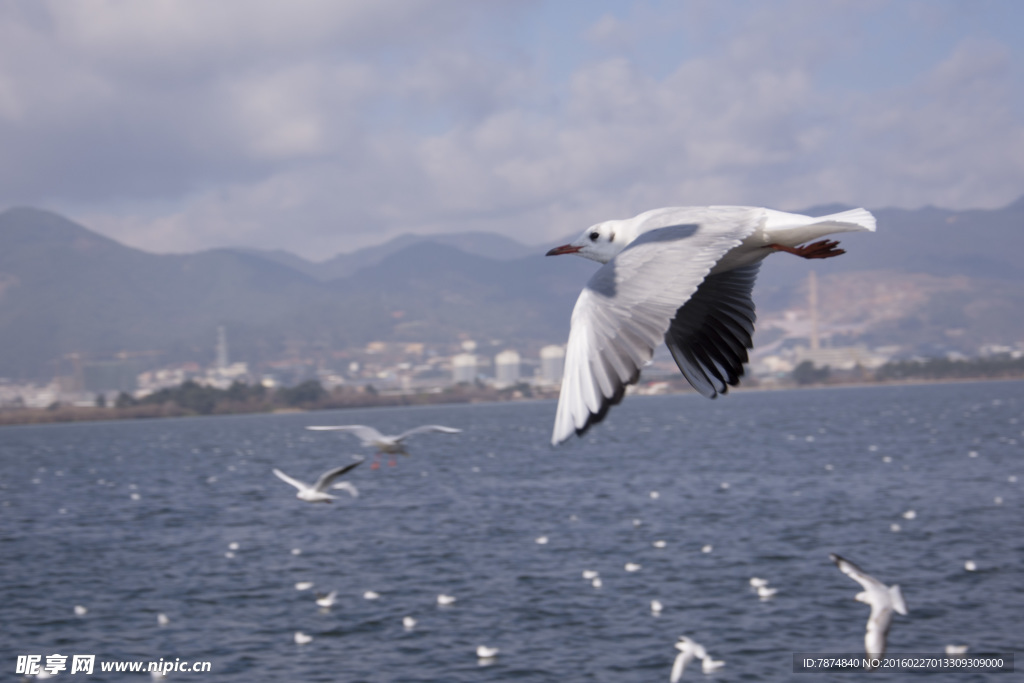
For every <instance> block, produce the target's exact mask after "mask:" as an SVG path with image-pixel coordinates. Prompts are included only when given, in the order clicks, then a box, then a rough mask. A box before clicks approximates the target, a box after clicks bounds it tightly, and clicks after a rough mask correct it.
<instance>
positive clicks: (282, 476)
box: [274, 467, 309, 491]
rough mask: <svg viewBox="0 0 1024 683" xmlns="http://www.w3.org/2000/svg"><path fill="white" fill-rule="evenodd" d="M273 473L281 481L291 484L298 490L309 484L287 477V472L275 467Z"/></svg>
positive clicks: (307, 486) (306, 487) (305, 487)
mask: <svg viewBox="0 0 1024 683" xmlns="http://www.w3.org/2000/svg"><path fill="white" fill-rule="evenodd" d="M274 474H276V475H277V478H278V479H280V480H281V481H284V482H287V483H289V484H291V485H292V486H294V487H295V488H297V489H298V490H300V491H301V490H303V489H308V488H309V485H308V484H307V483H306V482H303V481H299V480H298V479H292V478H291V477H289V476H288V475H287V474H285V473H284V472H282V471H281V470H279V469H277V468H276V467H275V468H274Z"/></svg>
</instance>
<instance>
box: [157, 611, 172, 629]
mask: <svg viewBox="0 0 1024 683" xmlns="http://www.w3.org/2000/svg"><path fill="white" fill-rule="evenodd" d="M156 623H157V625H158V626H167V624H169V623H171V620H170V619H168V618H167V615H166V614H164V613H163V612H161V613H160V614H158V615H156Z"/></svg>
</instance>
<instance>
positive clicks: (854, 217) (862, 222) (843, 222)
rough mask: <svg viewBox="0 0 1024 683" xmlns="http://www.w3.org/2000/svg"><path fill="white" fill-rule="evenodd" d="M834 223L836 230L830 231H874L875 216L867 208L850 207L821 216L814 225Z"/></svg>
mask: <svg viewBox="0 0 1024 683" xmlns="http://www.w3.org/2000/svg"><path fill="white" fill-rule="evenodd" d="M826 223H828V224H834V225H835V226H836V228H837V229H836V230H833V231H832V232H861V231H867V232H874V231H875V217H874V215H873V214H872V213H871V212H870V211H868V210H867V209H850V210H849V211H841V212H839V213H833V214H831V215H828V216H822V217H820V218H818V219H817V220H815V223H814V224H815V225H824V224H826Z"/></svg>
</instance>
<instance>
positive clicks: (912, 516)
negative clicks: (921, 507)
mask: <svg viewBox="0 0 1024 683" xmlns="http://www.w3.org/2000/svg"><path fill="white" fill-rule="evenodd" d="M916 517H917V511H916V510H907V511H906V512H904V513H903V519H915V518H916Z"/></svg>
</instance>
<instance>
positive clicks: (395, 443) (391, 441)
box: [306, 425, 462, 469]
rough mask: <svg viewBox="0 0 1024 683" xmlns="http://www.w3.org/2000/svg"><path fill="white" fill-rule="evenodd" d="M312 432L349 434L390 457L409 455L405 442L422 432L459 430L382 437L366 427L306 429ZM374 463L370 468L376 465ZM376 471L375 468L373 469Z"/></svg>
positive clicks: (435, 428)
mask: <svg viewBox="0 0 1024 683" xmlns="http://www.w3.org/2000/svg"><path fill="white" fill-rule="evenodd" d="M306 429H311V430H313V431H318V432H324V431H332V432H351V433H352V434H355V435H356V437H358V438H359V440H360V441H362V442H363V445H364V446H372V447H373V448H376V449H377V455H378V456H379V455H380V454H381V453H388V454H391V455H394V454H401V455H409V452H408V451H407V450H406V449H405V440H406V439H407V438H409V437H410V436H412V435H413V434H421V433H423V432H444V433H445V434H458V433H459V432H461V431H462V430H461V429H455V428H454V427H444V426H442V425H422V426H420V427H414V428H413V429H409V430H406V431H404V432H402V433H401V434H397V435H394V436H390V435H387V436H386V435H384V434H381V433H380V432H378V431H377V430H376V429H374V428H373V427H367V426H366V425H339V426H337V427H306ZM376 464H377V463H376V462H374V463H373V465H371V467H373V466H374V465H376ZM388 464H389V465H394V464H395V461H394V458H392V459H391V460H390V461H389V462H388ZM374 469H376V467H374Z"/></svg>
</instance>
